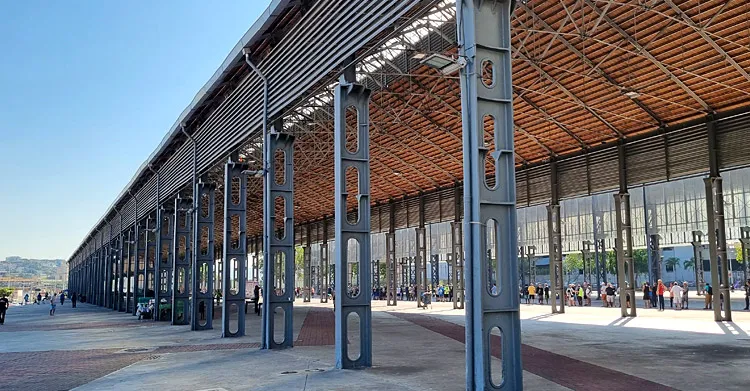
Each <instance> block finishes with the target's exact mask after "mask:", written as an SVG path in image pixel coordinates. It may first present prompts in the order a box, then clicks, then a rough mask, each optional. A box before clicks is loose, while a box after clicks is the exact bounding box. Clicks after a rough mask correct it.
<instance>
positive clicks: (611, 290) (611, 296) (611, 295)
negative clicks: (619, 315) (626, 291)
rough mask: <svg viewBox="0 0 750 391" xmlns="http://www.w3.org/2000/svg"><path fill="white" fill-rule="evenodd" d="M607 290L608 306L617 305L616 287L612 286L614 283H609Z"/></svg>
mask: <svg viewBox="0 0 750 391" xmlns="http://www.w3.org/2000/svg"><path fill="white" fill-rule="evenodd" d="M604 291H605V292H606V296H605V297H606V298H607V307H614V306H615V287H613V286H612V283H608V284H607V288H605V290H604Z"/></svg>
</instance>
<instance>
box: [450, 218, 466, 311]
mask: <svg viewBox="0 0 750 391" xmlns="http://www.w3.org/2000/svg"><path fill="white" fill-rule="evenodd" d="M456 216H458V211H456ZM450 255H451V258H450V259H449V260H448V261H449V263H448V265H449V266H451V270H450V273H449V276H450V277H451V279H452V281H451V282H452V283H453V286H452V287H451V292H453V309H456V310H462V309H464V308H465V307H466V275H465V273H464V271H465V269H464V235H463V223H462V222H461V221H460V220H458V219H456V221H452V222H451V254H450Z"/></svg>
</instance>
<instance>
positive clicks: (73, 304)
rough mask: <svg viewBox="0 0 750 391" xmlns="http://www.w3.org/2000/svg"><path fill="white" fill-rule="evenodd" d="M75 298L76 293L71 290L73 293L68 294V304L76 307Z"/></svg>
mask: <svg viewBox="0 0 750 391" xmlns="http://www.w3.org/2000/svg"><path fill="white" fill-rule="evenodd" d="M77 298H78V296H77V295H76V293H75V292H73V293H71V294H70V304H71V305H72V306H73V308H76V301H77Z"/></svg>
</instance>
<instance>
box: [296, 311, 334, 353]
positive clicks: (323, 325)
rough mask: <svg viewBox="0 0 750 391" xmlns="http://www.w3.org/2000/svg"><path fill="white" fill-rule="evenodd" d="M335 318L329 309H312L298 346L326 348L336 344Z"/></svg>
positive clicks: (306, 317) (302, 329) (305, 322)
mask: <svg viewBox="0 0 750 391" xmlns="http://www.w3.org/2000/svg"><path fill="white" fill-rule="evenodd" d="M334 322H335V318H334V314H333V310H332V309H329V308H310V311H308V312H307V316H305V320H304V321H303V322H302V328H301V329H300V332H299V335H298V336H297V340H296V341H295V342H294V345H296V346H324V345H335V344H336V330H335V325H334Z"/></svg>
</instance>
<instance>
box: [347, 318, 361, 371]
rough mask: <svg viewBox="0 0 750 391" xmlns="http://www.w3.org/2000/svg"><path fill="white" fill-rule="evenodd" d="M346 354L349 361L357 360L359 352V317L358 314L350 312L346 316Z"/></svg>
mask: <svg viewBox="0 0 750 391" xmlns="http://www.w3.org/2000/svg"><path fill="white" fill-rule="evenodd" d="M346 339H347V345H346V356H347V357H348V358H349V360H351V361H357V360H359V356H360V354H361V350H362V347H361V344H362V342H361V338H360V319H359V314H357V313H356V312H350V313H349V315H347V316H346Z"/></svg>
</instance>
